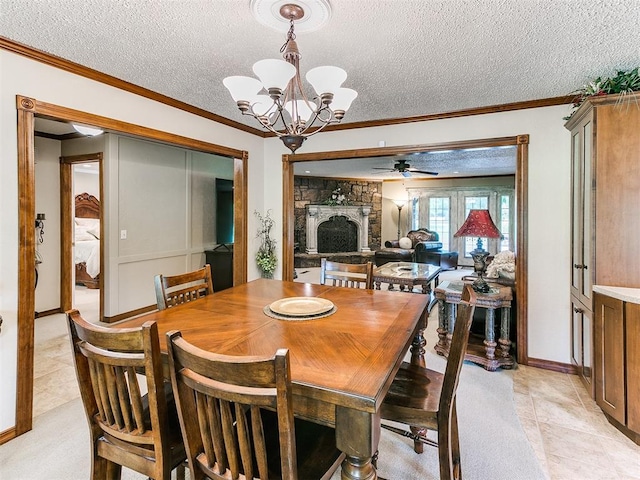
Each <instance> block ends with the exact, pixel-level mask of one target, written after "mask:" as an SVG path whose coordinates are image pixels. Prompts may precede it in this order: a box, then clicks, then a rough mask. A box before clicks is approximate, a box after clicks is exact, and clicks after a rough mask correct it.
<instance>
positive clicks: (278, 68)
mask: <svg viewBox="0 0 640 480" xmlns="http://www.w3.org/2000/svg"><path fill="white" fill-rule="evenodd" d="M253 73H255V74H256V75H257V76H258V78H259V79H260V81H261V82H262V85H263V86H264V88H266V89H267V91H269V90H271V89H278V90H280V91H283V90H284V89H285V88H286V87H287V85H288V84H289V81H290V80H291V79H292V78H293V76H294V75H295V74H296V67H294V66H293V65H291V64H290V63H287V62H285V61H284V60H277V59H272V58H267V59H265V60H260V61H259V62H256V63H254V64H253Z"/></svg>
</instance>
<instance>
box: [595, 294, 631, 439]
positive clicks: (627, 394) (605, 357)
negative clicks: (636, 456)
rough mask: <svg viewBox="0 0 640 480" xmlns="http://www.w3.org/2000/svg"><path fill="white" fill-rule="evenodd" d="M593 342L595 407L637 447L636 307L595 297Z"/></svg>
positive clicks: (599, 296) (602, 296)
mask: <svg viewBox="0 0 640 480" xmlns="http://www.w3.org/2000/svg"><path fill="white" fill-rule="evenodd" d="M594 340H595V342H594V343H595V397H596V403H597V404H598V405H599V406H600V408H601V409H602V411H603V412H604V413H605V415H606V416H607V418H609V420H610V421H611V423H612V424H613V425H615V426H616V427H617V428H618V429H619V430H621V431H622V432H623V433H624V434H625V435H627V436H628V437H629V438H631V439H632V440H633V441H635V442H636V443H638V444H640V348H639V344H640V305H639V304H637V303H629V302H623V301H622V300H619V299H616V298H612V297H609V296H606V295H602V294H599V293H596V294H595V296H594Z"/></svg>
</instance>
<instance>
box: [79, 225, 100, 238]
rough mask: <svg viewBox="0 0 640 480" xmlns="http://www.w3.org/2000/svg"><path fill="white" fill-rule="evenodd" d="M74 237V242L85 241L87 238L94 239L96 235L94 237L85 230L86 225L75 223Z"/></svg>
mask: <svg viewBox="0 0 640 480" xmlns="http://www.w3.org/2000/svg"><path fill="white" fill-rule="evenodd" d="M75 239H76V242H85V241H87V240H95V239H96V237H94V236H93V235H91V234H90V233H89V232H88V231H87V227H82V226H80V225H76V234H75Z"/></svg>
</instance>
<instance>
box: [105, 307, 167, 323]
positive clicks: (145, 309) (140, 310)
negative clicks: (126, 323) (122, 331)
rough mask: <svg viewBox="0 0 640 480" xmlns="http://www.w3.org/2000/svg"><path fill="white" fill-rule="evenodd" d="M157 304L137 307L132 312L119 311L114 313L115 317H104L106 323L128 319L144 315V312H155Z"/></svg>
mask: <svg viewBox="0 0 640 480" xmlns="http://www.w3.org/2000/svg"><path fill="white" fill-rule="evenodd" d="M157 309H158V306H157V305H148V306H146V307H140V308H136V309H135V310H131V311H130V312H124V313H119V314H118V315H114V316H113V317H104V318H103V320H102V321H103V322H104V323H114V322H119V321H121V320H126V319H127V318H131V317H135V316H137V315H142V314H143V313H149V312H153V311H154V310H157Z"/></svg>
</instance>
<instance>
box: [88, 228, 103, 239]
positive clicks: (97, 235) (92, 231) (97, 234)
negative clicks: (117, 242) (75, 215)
mask: <svg viewBox="0 0 640 480" xmlns="http://www.w3.org/2000/svg"><path fill="white" fill-rule="evenodd" d="M87 233H89V234H91V235H93V236H94V237H95V238H96V240H100V225H98V226H97V227H94V228H89V229H88V230H87Z"/></svg>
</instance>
